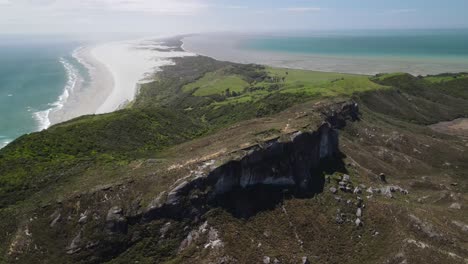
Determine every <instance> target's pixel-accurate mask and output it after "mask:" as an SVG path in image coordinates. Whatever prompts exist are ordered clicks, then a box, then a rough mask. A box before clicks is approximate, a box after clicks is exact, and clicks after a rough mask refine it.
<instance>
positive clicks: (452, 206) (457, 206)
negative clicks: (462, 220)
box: [449, 203, 461, 210]
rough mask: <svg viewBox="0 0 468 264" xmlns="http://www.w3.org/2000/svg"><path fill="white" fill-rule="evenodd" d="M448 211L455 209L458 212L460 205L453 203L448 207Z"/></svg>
mask: <svg viewBox="0 0 468 264" xmlns="http://www.w3.org/2000/svg"><path fill="white" fill-rule="evenodd" d="M449 208H450V209H455V210H460V209H461V204H459V203H453V204H451V205H450V207H449Z"/></svg>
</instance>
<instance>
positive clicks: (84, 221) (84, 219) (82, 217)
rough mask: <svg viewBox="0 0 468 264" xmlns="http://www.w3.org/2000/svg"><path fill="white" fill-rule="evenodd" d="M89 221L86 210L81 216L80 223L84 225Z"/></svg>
mask: <svg viewBox="0 0 468 264" xmlns="http://www.w3.org/2000/svg"><path fill="white" fill-rule="evenodd" d="M87 219H88V210H86V211H85V212H84V213H81V214H80V219H78V223H80V224H84V223H86V220H87Z"/></svg>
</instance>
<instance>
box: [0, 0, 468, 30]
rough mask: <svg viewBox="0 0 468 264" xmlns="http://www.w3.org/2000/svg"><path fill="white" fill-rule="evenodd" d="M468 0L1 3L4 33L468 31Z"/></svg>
mask: <svg viewBox="0 0 468 264" xmlns="http://www.w3.org/2000/svg"><path fill="white" fill-rule="evenodd" d="M467 11H468V0H445V1H440V0H231V1H228V0H0V34H12V33H13V34H15V33H18V34H23V33H24V34H28V33H31V34H97V35H98V34H101V33H158V34H174V33H177V34H179V33H196V32H214V31H236V32H252V31H284V30H334V29H340V30H342V29H421V28H468V15H467Z"/></svg>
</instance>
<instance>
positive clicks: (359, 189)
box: [353, 187, 362, 194]
mask: <svg viewBox="0 0 468 264" xmlns="http://www.w3.org/2000/svg"><path fill="white" fill-rule="evenodd" d="M353 193H354V194H361V193H362V190H361V188H359V187H356V188H354V191H353Z"/></svg>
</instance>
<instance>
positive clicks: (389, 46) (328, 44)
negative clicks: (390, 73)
mask: <svg viewBox="0 0 468 264" xmlns="http://www.w3.org/2000/svg"><path fill="white" fill-rule="evenodd" d="M239 48H241V49H250V50H261V51H270V52H286V53H297V54H310V55H320V56H330V57H341V58H343V57H359V58H366V57H367V58H396V59H399V58H400V59H407V58H410V59H426V60H437V61H440V60H446V61H459V62H467V60H468V30H467V29H453V30H367V31H364V30H362V31H357V30H355V31H330V32H326V31H324V32H304V33H295V34H288V33H284V34H276V35H260V36H255V37H249V38H246V39H245V41H242V42H241V43H240V44H239ZM467 71H468V69H467Z"/></svg>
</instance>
